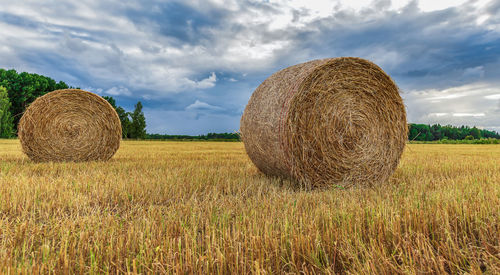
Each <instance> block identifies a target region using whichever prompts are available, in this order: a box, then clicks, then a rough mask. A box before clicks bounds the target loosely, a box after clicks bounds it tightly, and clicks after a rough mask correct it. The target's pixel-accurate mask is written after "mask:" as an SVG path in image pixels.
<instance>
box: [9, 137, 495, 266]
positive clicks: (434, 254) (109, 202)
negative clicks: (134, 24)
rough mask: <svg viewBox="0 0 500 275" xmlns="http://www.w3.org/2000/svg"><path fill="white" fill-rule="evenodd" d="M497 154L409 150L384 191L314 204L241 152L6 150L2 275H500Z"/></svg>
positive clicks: (215, 147) (313, 198)
mask: <svg viewBox="0 0 500 275" xmlns="http://www.w3.org/2000/svg"><path fill="white" fill-rule="evenodd" d="M499 213H500V146H499V145H439V144H410V145H409V146H407V149H406V151H405V153H404V156H403V159H402V161H401V164H400V167H399V168H398V170H397V171H396V173H395V174H394V175H393V177H392V178H391V179H390V181H388V182H387V183H385V184H384V185H382V186H376V187H373V188H350V189H342V188H338V187H337V188H331V189H328V190H315V191H307V190H301V189H300V188H298V187H295V186H294V185H293V184H292V183H290V182H288V181H281V180H278V179H274V178H268V177H266V176H264V175H262V174H260V173H259V172H258V170H257V169H256V168H255V167H254V166H253V165H252V163H251V162H250V160H249V159H248V157H247V156H246V154H245V151H244V148H243V144H242V143H240V142H231V143H222V142H221V143H218V142H152V141H125V142H123V143H122V146H121V148H120V149H119V151H118V153H117V154H116V155H115V157H113V159H112V160H111V161H109V162H90V163H45V164H37V163H33V162H31V161H29V159H27V157H25V156H24V155H23V154H22V153H21V149H20V145H19V142H18V141H17V140H0V273H2V274H3V273H9V272H10V273H21V272H25V273H37V272H42V273H52V272H55V273H107V272H110V273H116V272H131V273H143V274H144V273H197V274H206V273H232V274H245V273H286V272H288V273H298V272H305V273H405V274H415V273H444V272H450V273H464V272H468V273H481V272H486V273H488V274H499V273H500V243H499V242H500V233H499V232H500V214H499Z"/></svg>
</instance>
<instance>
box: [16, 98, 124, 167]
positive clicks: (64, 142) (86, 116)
mask: <svg viewBox="0 0 500 275" xmlns="http://www.w3.org/2000/svg"><path fill="white" fill-rule="evenodd" d="M18 136H19V139H20V141H21V146H22V148H23V151H24V153H26V155H27V156H28V157H29V158H30V159H31V160H33V161H36V162H44V161H93V160H108V159H110V158H111V157H112V156H113V155H114V154H115V152H116V151H117V150H118V148H119V147H120V140H121V136H122V129H121V124H120V119H119V117H118V114H117V113H116V111H115V109H114V108H113V107H112V106H111V105H110V104H109V103H108V102H107V101H106V100H104V99H103V98H102V97H100V96H98V95H96V94H93V93H90V92H87V91H82V90H77V89H65V90H57V91H53V92H50V93H48V94H46V95H44V96H42V97H39V98H37V99H36V100H35V101H34V102H33V103H32V104H31V105H30V106H29V107H28V109H27V110H26V112H25V113H24V115H23V117H22V118H21V121H20V122H19V127H18Z"/></svg>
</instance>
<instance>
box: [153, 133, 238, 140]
mask: <svg viewBox="0 0 500 275" xmlns="http://www.w3.org/2000/svg"><path fill="white" fill-rule="evenodd" d="M146 139H155V140H212V141H240V135H239V134H237V133H208V134H206V135H199V136H189V135H162V134H146Z"/></svg>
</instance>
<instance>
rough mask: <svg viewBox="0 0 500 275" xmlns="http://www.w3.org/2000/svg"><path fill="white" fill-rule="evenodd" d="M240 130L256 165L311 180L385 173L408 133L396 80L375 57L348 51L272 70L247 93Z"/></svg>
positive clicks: (366, 178)
mask: <svg viewBox="0 0 500 275" xmlns="http://www.w3.org/2000/svg"><path fill="white" fill-rule="evenodd" d="M240 131H241V134H242V139H243V142H244V144H245V149H246V151H247V153H248V156H249V157H250V159H251V160H252V161H253V163H254V164H255V165H256V166H257V167H258V168H259V170H260V171H262V172H263V173H265V174H268V175H275V176H280V177H285V178H291V179H293V180H296V181H298V182H300V183H301V184H304V185H306V186H310V187H325V186H332V185H340V186H351V185H364V186H371V185H374V184H377V183H381V182H383V181H385V180H386V179H387V178H388V177H389V176H390V175H391V174H392V173H393V172H394V170H395V169H396V167H397V165H398V162H399V159H400V157H401V154H402V152H403V149H404V147H405V144H406V140H407V137H408V136H407V131H408V129H407V124H406V112H405V106H404V105H403V100H402V99H401V96H400V95H399V89H398V87H397V86H396V84H395V83H394V82H393V81H392V79H391V78H390V77H389V76H388V75H387V74H386V73H385V72H384V71H383V70H382V69H380V68H379V67H378V66H377V65H375V64H373V63H371V62H370V61H367V60H364V59H361V58H353V57H341V58H333V59H322V60H314V61H310V62H307V63H303V64H298V65H295V66H292V67H288V68H286V69H284V70H281V71H279V72H277V73H275V74H273V75H272V76H270V77H269V78H268V79H266V80H265V81H264V82H263V83H262V84H261V85H260V86H259V87H258V88H257V89H256V90H255V92H254V93H253V95H252V97H251V98H250V101H249V102H248V105H247V106H246V108H245V111H244V113H243V117H242V118H241V129H240Z"/></svg>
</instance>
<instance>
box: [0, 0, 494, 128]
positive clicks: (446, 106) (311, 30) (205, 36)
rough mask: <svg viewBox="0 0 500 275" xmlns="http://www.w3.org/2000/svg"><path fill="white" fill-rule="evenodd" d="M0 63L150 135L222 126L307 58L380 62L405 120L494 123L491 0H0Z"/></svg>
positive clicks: (231, 124) (232, 123) (234, 120)
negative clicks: (136, 112)
mask: <svg viewBox="0 0 500 275" xmlns="http://www.w3.org/2000/svg"><path fill="white" fill-rule="evenodd" d="M0 39H1V43H0V67H1V68H4V69H16V70H17V71H27V72H31V73H38V74H43V75H47V76H50V77H52V78H54V79H55V80H57V81H59V80H62V81H65V82H66V83H68V84H69V85H71V86H75V87H81V88H82V89H86V90H89V91H92V92H96V93H99V94H100V95H111V96H113V97H115V98H116V100H117V103H118V105H121V106H123V107H125V109H128V110H132V109H133V105H134V104H135V103H136V102H137V101H138V100H140V101H142V103H143V105H144V111H145V114H146V120H147V124H148V126H147V129H148V132H151V133H168V134H203V133H207V132H234V131H237V130H238V128H239V120H240V117H241V114H242V112H243V109H244V107H245V105H246V103H247V101H248V99H249V97H250V95H251V93H252V92H253V90H254V89H255V88H256V87H257V86H258V85H259V84H260V83H261V82H262V81H263V80H264V79H265V78H266V77H268V76H269V75H271V74H272V73H273V72H275V71H277V70H279V69H282V68H285V67H288V66H291V65H294V64H297V63H301V62H305V61H308V60H312V59H318V58H325V57H337V56H358V57H363V58H367V59H370V60H372V61H373V62H375V63H377V64H378V65H379V66H381V67H382V69H384V70H385V71H386V72H387V73H389V74H390V75H391V76H392V77H393V79H394V80H395V81H396V83H397V84H398V85H399V87H400V88H401V89H402V91H403V94H402V96H403V98H404V99H405V104H406V106H407V111H408V119H409V121H410V122H415V123H441V124H454V125H461V124H466V125H471V126H472V125H476V126H479V127H484V128H487V129H492V130H495V131H500V1H498V0H477V1H474V0H469V1H463V0H419V1H408V0H393V1H390V0H374V1H361V0H355V1H352V0H351V1H347V0H346V1H332V0H317V1H315V0H240V1H236V0H179V1H176V0H172V1H159V0H130V1H119V0H116V1H115V0H109V1H98V0H80V1H63V0H50V1H39V0H18V1H12V0H0Z"/></svg>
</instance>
